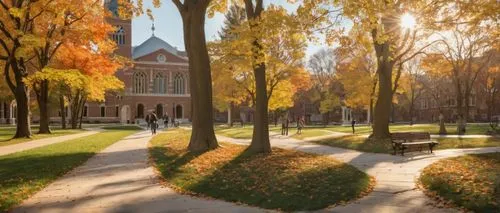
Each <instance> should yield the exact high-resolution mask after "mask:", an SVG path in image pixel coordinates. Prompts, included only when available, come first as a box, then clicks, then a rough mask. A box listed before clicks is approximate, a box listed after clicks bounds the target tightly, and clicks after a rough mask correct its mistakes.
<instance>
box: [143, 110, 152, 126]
mask: <svg viewBox="0 0 500 213" xmlns="http://www.w3.org/2000/svg"><path fill="white" fill-rule="evenodd" d="M144 120H146V124H147V125H148V129H149V126H150V125H151V123H150V118H149V114H147V115H146V118H145V119H144Z"/></svg>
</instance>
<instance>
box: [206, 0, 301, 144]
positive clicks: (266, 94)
mask: <svg viewBox="0 0 500 213" xmlns="http://www.w3.org/2000/svg"><path fill="white" fill-rule="evenodd" d="M246 3H249V4H252V5H253V2H251V1H250V2H246ZM260 7H262V5H259V3H258V4H257V5H256V7H255V8H253V6H252V8H251V9H249V8H246V9H245V11H246V15H245V14H242V13H241V9H231V10H230V11H237V10H239V11H240V12H229V13H228V15H230V14H236V15H237V16H239V17H233V18H231V20H233V21H230V20H229V19H228V20H227V21H226V23H228V24H230V25H229V26H226V27H225V28H224V29H230V30H229V32H226V33H224V34H223V35H222V36H221V41H216V42H214V43H212V45H211V46H212V48H211V49H213V50H212V51H211V52H212V53H214V54H213V59H214V60H213V66H214V67H217V70H215V72H225V73H231V74H230V75H229V77H231V78H233V79H234V81H236V82H237V84H238V85H239V86H238V87H235V88H238V89H239V90H240V91H246V93H247V97H248V98H245V97H242V98H241V99H240V100H250V104H251V105H252V106H254V108H255V116H254V135H253V140H252V141H253V143H252V144H253V145H252V144H251V145H250V147H249V149H250V150H251V151H254V152H270V151H271V149H270V144H269V138H268V136H269V134H268V130H267V128H268V124H267V122H268V110H276V109H280V108H287V107H289V106H291V105H292V104H293V96H294V94H295V92H296V91H298V90H300V89H302V88H304V87H307V86H308V83H307V82H308V80H309V78H308V74H307V72H306V71H305V70H304V68H303V65H302V63H301V60H302V59H303V57H304V55H305V54H304V52H305V37H304V35H303V33H302V32H301V31H300V30H299V29H298V27H297V26H296V25H297V22H296V21H295V16H294V15H291V14H288V12H287V10H286V9H285V8H283V7H279V6H275V5H270V6H269V7H268V8H267V9H265V10H264V8H260ZM249 10H250V11H249ZM249 13H250V16H249ZM258 14H260V15H258ZM242 16H244V17H253V18H247V20H245V21H244V22H243V21H242V19H243V18H242ZM256 47H257V48H256ZM220 83H221V84H225V83H224V82H220ZM228 83H232V82H226V84H228ZM223 88H226V87H223ZM217 93H220V94H223V92H217ZM232 95H233V93H230V94H228V96H227V97H228V99H233V100H234V98H233V97H232ZM264 105H265V106H264ZM264 138H266V139H264Z"/></svg>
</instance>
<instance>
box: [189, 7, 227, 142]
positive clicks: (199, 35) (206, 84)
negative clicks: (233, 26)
mask: <svg viewBox="0 0 500 213" xmlns="http://www.w3.org/2000/svg"><path fill="white" fill-rule="evenodd" d="M184 4H185V9H183V10H180V12H181V15H182V21H183V28H184V41H185V48H186V51H187V54H188V57H189V82H190V90H191V91H190V93H191V112H192V128H193V129H192V132H191V140H190V141H189V146H188V149H189V151H192V152H203V151H207V150H210V149H215V148H217V147H219V144H218V143H217V139H216V137H215V133H214V126H213V104H212V77H211V71H210V59H209V56H208V50H207V45H206V41H205V14H206V10H207V7H208V3H203V2H196V1H185V2H184Z"/></svg>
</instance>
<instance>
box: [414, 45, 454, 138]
mask: <svg viewBox="0 0 500 213" xmlns="http://www.w3.org/2000/svg"><path fill="white" fill-rule="evenodd" d="M421 67H422V69H423V70H424V71H425V76H424V78H422V83H423V87H424V90H425V91H426V92H427V93H428V94H430V97H431V98H432V100H433V102H434V103H435V104H436V106H437V107H438V110H439V117H440V118H439V134H440V135H446V134H447V131H446V127H445V119H446V118H445V115H444V113H443V106H444V105H446V104H448V103H446V102H448V98H449V96H451V94H449V91H448V89H449V88H448V85H450V83H451V82H450V70H451V68H450V66H449V65H448V64H447V63H445V61H444V59H443V57H441V56H440V55H439V54H428V55H426V56H425V57H424V58H422V61H421Z"/></svg>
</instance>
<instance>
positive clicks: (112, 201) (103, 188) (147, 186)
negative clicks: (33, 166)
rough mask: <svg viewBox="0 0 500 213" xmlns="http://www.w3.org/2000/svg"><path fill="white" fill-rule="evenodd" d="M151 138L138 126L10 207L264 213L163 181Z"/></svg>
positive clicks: (97, 211) (26, 209) (96, 212)
mask: <svg viewBox="0 0 500 213" xmlns="http://www.w3.org/2000/svg"><path fill="white" fill-rule="evenodd" d="M165 134H169V133H165ZM150 139H151V132H150V131H142V132H140V133H137V134H134V135H131V136H129V137H127V138H124V139H123V140H121V141H118V142H116V143H115V144H113V145H111V146H109V147H108V148H106V149H105V150H103V151H102V152H101V153H99V154H97V155H96V156H94V157H92V158H91V159H90V160H89V161H87V162H86V163H85V164H84V165H82V166H80V167H78V168H76V169H75V170H73V171H72V172H70V173H68V174H66V175H65V176H63V177H62V178H60V179H58V180H57V181H55V182H53V183H52V184H50V185H49V186H48V187H46V188H45V189H43V190H42V191H40V192H38V193H36V194H35V195H34V196H33V197H31V198H30V199H28V200H26V201H25V202H24V203H23V204H21V205H20V206H19V207H18V208H16V209H14V210H13V212H37V213H39V212H50V213H53V212H65V213H66V212H78V213H82V212H92V213H100V212H141V213H142V212H146V213H147V212H242V213H244V212H266V211H265V210H262V209H258V208H253V207H247V206H243V205H238V204H235V203H229V202H224V201H219V200H209V199H202V198H194V197H191V196H186V195H180V194H177V193H176V192H174V191H173V190H172V189H170V188H167V187H164V186H162V185H161V184H160V179H159V177H158V176H157V174H156V173H155V171H154V169H153V167H152V166H151V165H150V164H149V162H148V157H149V154H148V148H147V144H148V141H149V140H150Z"/></svg>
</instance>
